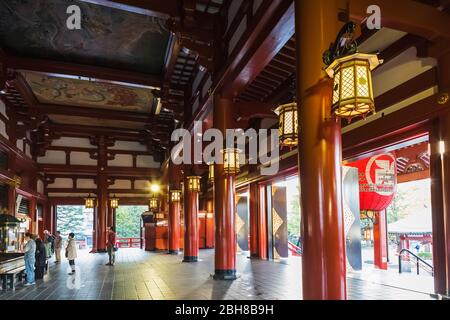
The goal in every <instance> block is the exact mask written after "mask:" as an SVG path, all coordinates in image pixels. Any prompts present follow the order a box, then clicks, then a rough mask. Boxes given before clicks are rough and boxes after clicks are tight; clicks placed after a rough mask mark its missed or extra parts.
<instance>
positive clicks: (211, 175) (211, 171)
mask: <svg viewBox="0 0 450 320" xmlns="http://www.w3.org/2000/svg"><path fill="white" fill-rule="evenodd" d="M208 182H209V183H214V163H210V164H209V168H208Z"/></svg>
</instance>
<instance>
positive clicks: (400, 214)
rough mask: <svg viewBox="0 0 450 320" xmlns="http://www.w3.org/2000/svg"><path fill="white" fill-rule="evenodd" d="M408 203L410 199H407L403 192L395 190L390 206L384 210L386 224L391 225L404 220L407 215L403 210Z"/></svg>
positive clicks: (399, 189)
mask: <svg viewBox="0 0 450 320" xmlns="http://www.w3.org/2000/svg"><path fill="white" fill-rule="evenodd" d="M409 202H410V199H408V197H407V193H406V192H405V190H403V189H401V188H397V190H396V192H395V196H394V199H393V200H392V203H391V205H390V206H389V207H387V209H386V213H387V222H388V223H393V222H396V221H398V220H400V219H402V218H404V217H405V216H406V215H407V214H406V211H405V209H406V208H407V207H408V204H409Z"/></svg>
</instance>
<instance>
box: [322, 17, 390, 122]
mask: <svg viewBox="0 0 450 320" xmlns="http://www.w3.org/2000/svg"><path fill="white" fill-rule="evenodd" d="M355 28H356V25H355V23H353V22H348V23H347V24H346V25H345V26H344V27H343V28H342V29H341V31H340V32H339V34H338V36H337V38H336V41H335V43H334V44H332V46H331V47H330V49H329V50H327V51H325V52H324V55H323V61H324V63H325V65H326V66H327V67H326V69H325V71H326V72H327V74H328V75H329V77H330V78H332V79H334V84H333V106H332V112H333V114H334V115H335V116H336V117H339V118H345V119H347V120H348V121H349V122H350V121H351V119H353V118H354V117H363V118H364V117H365V116H366V115H367V114H368V113H374V112H375V101H374V97H373V89H372V70H373V69H375V68H376V67H377V66H379V65H380V63H382V61H380V60H379V59H378V57H377V55H375V54H365V53H359V52H358V47H357V44H356V41H355V40H353V33H354V31H355Z"/></svg>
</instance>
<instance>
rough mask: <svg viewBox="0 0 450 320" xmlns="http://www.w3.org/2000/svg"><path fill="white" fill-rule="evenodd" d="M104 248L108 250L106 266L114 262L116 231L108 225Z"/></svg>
mask: <svg viewBox="0 0 450 320" xmlns="http://www.w3.org/2000/svg"><path fill="white" fill-rule="evenodd" d="M106 248H107V250H108V256H109V262H108V263H107V264H106V265H107V266H113V265H114V263H115V262H116V250H117V249H116V232H115V230H114V227H109V229H108V242H107V243H106Z"/></svg>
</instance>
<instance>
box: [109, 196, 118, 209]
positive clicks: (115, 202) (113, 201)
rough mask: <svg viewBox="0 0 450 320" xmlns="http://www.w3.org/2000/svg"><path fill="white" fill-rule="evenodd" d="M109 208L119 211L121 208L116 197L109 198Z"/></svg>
mask: <svg viewBox="0 0 450 320" xmlns="http://www.w3.org/2000/svg"><path fill="white" fill-rule="evenodd" d="M109 206H110V207H111V209H117V208H118V207H119V198H117V197H116V195H113V196H112V197H111V198H109Z"/></svg>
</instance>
